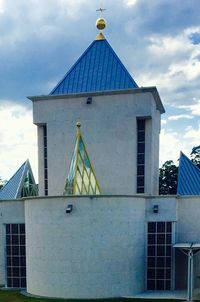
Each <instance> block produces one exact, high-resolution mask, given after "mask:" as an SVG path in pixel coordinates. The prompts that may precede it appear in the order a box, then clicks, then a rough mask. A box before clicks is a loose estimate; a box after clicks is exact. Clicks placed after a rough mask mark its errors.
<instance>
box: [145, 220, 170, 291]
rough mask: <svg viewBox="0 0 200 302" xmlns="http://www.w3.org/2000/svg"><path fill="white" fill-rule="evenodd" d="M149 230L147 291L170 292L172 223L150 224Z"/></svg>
mask: <svg viewBox="0 0 200 302" xmlns="http://www.w3.org/2000/svg"><path fill="white" fill-rule="evenodd" d="M147 230H148V231H147V289H148V290H170V289H171V257H172V222H149V223H148V228H147Z"/></svg>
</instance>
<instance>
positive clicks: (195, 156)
mask: <svg viewBox="0 0 200 302" xmlns="http://www.w3.org/2000/svg"><path fill="white" fill-rule="evenodd" d="M190 156H191V160H192V162H193V163H194V164H195V165H197V167H198V168H199V169H200V145H199V146H197V147H193V148H192V152H191V153H190Z"/></svg>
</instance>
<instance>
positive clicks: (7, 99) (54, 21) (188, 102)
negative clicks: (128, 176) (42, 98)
mask: <svg viewBox="0 0 200 302" xmlns="http://www.w3.org/2000/svg"><path fill="white" fill-rule="evenodd" d="M101 3H102V5H103V6H105V7H106V9H107V10H106V12H105V13H104V17H105V18H106V20H107V28H106V30H105V36H106V38H107V40H108V41H109V43H110V44H111V46H112V47H113V48H114V50H115V52H116V53H117V54H118V56H119V57H120V59H121V60H122V62H123V63H124V65H125V66H126V67H127V69H128V70H129V71H130V73H131V74H132V76H133V78H134V80H135V81H136V82H137V84H138V85H139V86H157V88H158V91H159V93H160V96H161V99H162V101H163V104H164V106H165V109H166V113H165V114H163V116H162V131H161V145H160V164H163V163H164V162H165V161H166V160H168V159H173V160H174V161H175V163H176V164H177V159H178V157H179V152H180V150H182V151H183V152H184V153H185V154H186V155H189V154H190V151H191V149H192V147H193V146H197V145H199V144H200V16H199V12H200V1H199V0H152V1H149V0H107V1H102V2H101V1H97V0H15V1H13V0H0V176H1V177H2V179H9V178H10V176H12V174H13V173H14V172H15V171H16V169H17V168H18V167H19V166H20V165H21V164H22V163H23V162H24V161H25V160H26V158H29V159H30V162H31V165H32V168H33V170H34V174H35V176H36V178H37V136H36V126H34V125H33V124H32V104H31V102H30V101H29V100H28V99H27V98H26V96H30V95H41V94H48V93H49V92H50V91H51V90H52V89H53V87H54V86H55V85H56V84H57V82H58V81H59V80H60V79H61V78H62V77H63V75H64V74H65V73H66V72H67V70H68V69H69V68H70V67H71V65H72V64H73V63H74V62H75V61H76V60H77V58H78V57H79V56H80V55H81V54H82V52H83V51H84V50H85V49H86V48H87V47H88V46H89V44H90V43H91V42H92V41H93V40H94V38H95V36H96V34H97V30H96V28H95V25H94V24H95V21H96V19H97V17H98V13H97V12H96V9H97V8H98V7H99V6H100V4H101Z"/></svg>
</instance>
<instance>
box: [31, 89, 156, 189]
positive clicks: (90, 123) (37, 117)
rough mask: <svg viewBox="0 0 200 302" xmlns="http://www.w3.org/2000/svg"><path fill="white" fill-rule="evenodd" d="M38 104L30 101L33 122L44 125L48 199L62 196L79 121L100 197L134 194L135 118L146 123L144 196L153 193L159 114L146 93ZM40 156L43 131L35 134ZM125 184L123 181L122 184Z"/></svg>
mask: <svg viewBox="0 0 200 302" xmlns="http://www.w3.org/2000/svg"><path fill="white" fill-rule="evenodd" d="M86 99H87V97H80V96H79V97H76V98H75V97H73V98H72V97H71V98H64V97H63V98H56V99H52V98H51V99H45V100H37V101H35V102H33V117H34V123H35V124H37V125H41V124H44V123H46V124H47V132H48V180H49V195H60V194H62V193H63V189H64V183H65V179H66V177H67V174H68V172H69V165H70V161H71V156H72V152H73V148H74V142H75V137H76V122H77V121H78V120H80V121H81V123H82V127H81V132H82V136H83V139H84V141H85V144H86V147H87V150H88V153H89V156H90V159H91V162H92V164H93V166H94V170H95V172H96V176H97V179H98V181H99V183H100V186H101V188H102V192H103V193H104V194H135V193H136V167H137V165H136V164H137V159H136V150H137V144H136V143H137V132H136V131H137V130H136V118H137V117H144V118H147V119H148V120H147V123H146V157H145V161H146V170H145V172H146V179H147V181H146V184H145V190H146V193H149V194H157V193H158V156H159V155H158V153H159V131H160V112H159V111H158V110H157V109H156V103H155V100H154V98H153V96H152V94H151V93H150V92H148V93H147V92H146V93H134V94H131V93H127V94H113V95H112V94H110V95H95V96H93V98H92V104H90V105H87V104H86ZM38 135H39V139H38V143H39V146H38V148H39V153H40V152H42V154H43V148H42V146H43V143H42V137H41V136H42V131H41V130H40V129H39V131H38ZM42 156H43V155H41V154H40V155H39V185H40V194H41V195H43V194H42V192H44V182H43V169H44V163H43V159H42ZM124 180H126V181H124Z"/></svg>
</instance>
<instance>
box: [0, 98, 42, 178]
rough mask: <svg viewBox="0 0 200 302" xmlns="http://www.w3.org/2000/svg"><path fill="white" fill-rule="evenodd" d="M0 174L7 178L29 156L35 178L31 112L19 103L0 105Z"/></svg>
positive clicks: (33, 126) (34, 149)
mask: <svg viewBox="0 0 200 302" xmlns="http://www.w3.org/2000/svg"><path fill="white" fill-rule="evenodd" d="M0 120H1V124H0V137H1V140H0V159H1V161H0V176H1V178H2V179H7V180H8V179H9V178H10V177H11V176H12V175H13V174H14V173H15V172H16V170H17V169H18V168H19V167H20V166H21V165H22V163H23V162H24V161H25V160H26V159H27V158H29V160H30V163H31V166H32V169H33V173H34V176H35V178H36V180H37V133H36V126H35V125H33V123H32V112H31V111H30V110H28V109H26V108H25V107H23V106H21V105H13V104H11V103H6V104H5V103H4V105H0Z"/></svg>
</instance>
